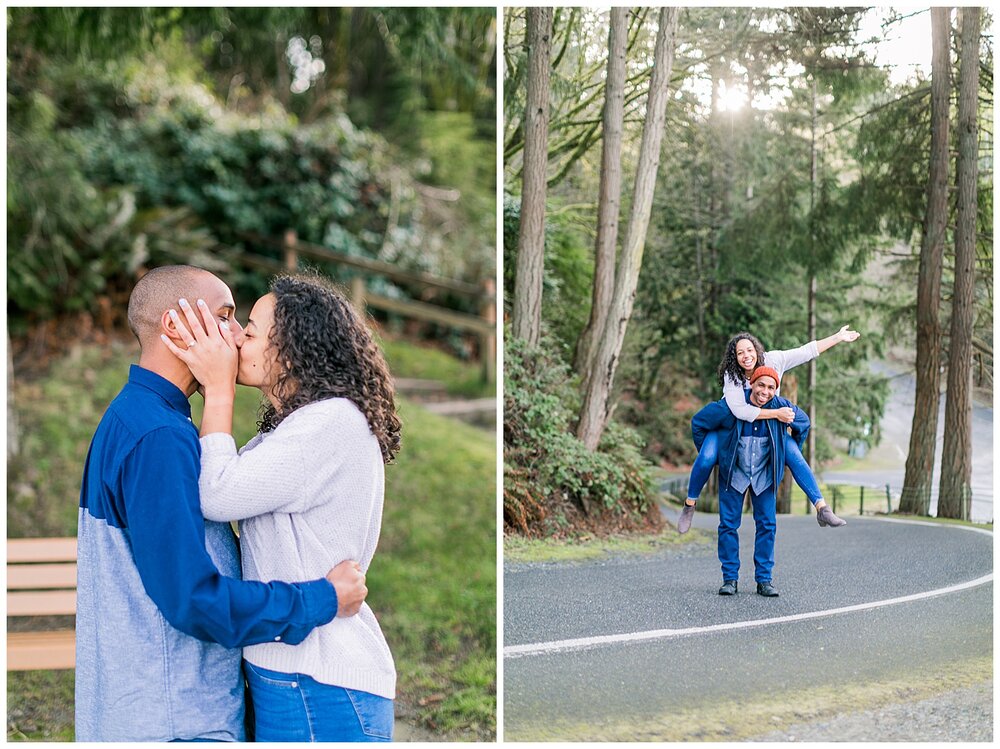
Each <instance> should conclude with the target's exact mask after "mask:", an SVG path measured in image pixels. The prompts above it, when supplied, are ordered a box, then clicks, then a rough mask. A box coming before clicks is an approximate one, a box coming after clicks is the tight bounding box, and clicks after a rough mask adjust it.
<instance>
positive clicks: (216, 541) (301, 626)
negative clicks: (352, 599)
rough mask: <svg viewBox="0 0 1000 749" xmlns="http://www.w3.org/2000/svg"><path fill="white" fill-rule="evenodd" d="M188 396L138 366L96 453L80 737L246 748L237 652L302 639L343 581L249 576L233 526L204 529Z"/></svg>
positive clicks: (83, 555) (87, 513) (80, 653)
mask: <svg viewBox="0 0 1000 749" xmlns="http://www.w3.org/2000/svg"><path fill="white" fill-rule="evenodd" d="M190 416H191V411H190V405H189V403H188V401H187V398H186V397H185V396H184V394H183V393H182V392H181V391H180V390H179V389H178V388H177V387H176V386H175V385H173V384H172V383H170V382H169V381H167V380H166V379H164V378H162V377H160V376H159V375H157V374H155V373H153V372H150V371H149V370H146V369H143V368H141V367H138V366H133V367H132V368H131V370H130V372H129V381H128V383H127V384H126V385H125V387H124V388H123V389H122V391H121V392H120V393H119V394H118V396H117V397H116V398H115V400H114V401H113V402H112V403H111V405H110V406H109V407H108V410H107V412H106V413H105V414H104V417H103V418H102V419H101V423H100V425H99V426H98V428H97V431H96V433H95V434H94V439H93V441H92V442H91V445H90V451H89V452H88V454H87V463H86V468H85V469H84V476H83V487H82V489H81V493H80V508H79V528H78V535H77V570H78V571H77V616H76V647H77V651H76V739H77V741H168V740H171V739H193V738H204V739H216V740H222V741H227V740H228V741H240V740H243V739H244V733H243V678H242V673H241V668H240V650H239V649H238V648H239V647H241V646H243V645H249V644H257V643H261V642H274V641H278V642H286V643H289V644H297V643H298V642H301V641H302V640H303V639H305V637H306V636H307V635H308V634H309V633H310V632H311V631H312V629H313V628H314V627H316V626H317V625H321V624H325V623H327V622H329V621H330V620H332V619H333V617H334V616H335V615H336V610H337V602H336V594H335V592H334V590H333V586H332V585H330V583H329V582H327V581H326V580H325V579H321V580H314V581H312V582H307V583H294V584H288V583H279V582H273V583H266V584H265V583H261V582H256V581H252V582H251V581H248V582H243V581H241V580H240V579H239V577H240V561H239V556H238V552H237V547H236V541H235V538H234V536H233V533H232V529H231V528H230V526H229V524H228V523H212V522H206V521H205V519H204V517H203V516H202V514H201V508H200V506H199V498H198V472H199V460H200V446H199V443H198V433H197V430H196V429H195V427H194V425H193V424H192V423H191V418H190Z"/></svg>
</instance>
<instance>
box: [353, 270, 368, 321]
mask: <svg viewBox="0 0 1000 749" xmlns="http://www.w3.org/2000/svg"><path fill="white" fill-rule="evenodd" d="M351 304H353V305H354V309H356V310H357V311H358V314H359V315H361V316H362V317H364V314H365V279H364V278H363V277H362V276H355V277H354V278H352V279H351Z"/></svg>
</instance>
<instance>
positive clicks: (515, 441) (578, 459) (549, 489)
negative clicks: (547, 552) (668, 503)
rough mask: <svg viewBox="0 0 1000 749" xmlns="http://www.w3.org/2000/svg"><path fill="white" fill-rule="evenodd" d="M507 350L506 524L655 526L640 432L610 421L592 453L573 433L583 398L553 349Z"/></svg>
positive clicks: (517, 345)
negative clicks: (580, 398)
mask: <svg viewBox="0 0 1000 749" xmlns="http://www.w3.org/2000/svg"><path fill="white" fill-rule="evenodd" d="M551 344H552V341H551V339H546V340H544V341H543V344H542V346H541V347H533V346H529V345H527V344H526V343H525V342H523V341H520V340H517V339H508V342H507V345H506V347H505V349H504V375H505V377H504V527H505V530H507V531H511V532H519V533H524V534H526V535H558V534H563V533H566V532H568V531H572V530H580V529H607V528H608V527H609V526H611V527H613V528H631V527H639V526H641V525H644V524H649V523H652V524H656V523H657V522H658V513H656V511H655V507H654V505H653V503H652V492H651V487H650V479H649V476H648V473H647V471H648V467H649V466H648V464H647V463H646V461H645V460H644V459H643V457H642V455H641V452H640V440H639V437H638V435H637V434H636V433H635V432H633V431H632V430H630V429H627V428H625V427H623V426H621V425H619V424H616V423H614V422H612V423H611V424H609V425H608V428H607V430H606V431H605V434H604V437H603V438H602V440H601V444H600V445H599V446H598V449H597V450H596V451H594V452H591V451H589V450H588V449H587V448H586V447H584V445H583V443H582V442H580V440H578V439H577V438H576V436H575V435H574V434H573V433H572V423H573V420H574V418H575V414H576V413H577V411H578V410H579V395H578V393H577V392H576V388H575V387H574V386H573V383H572V381H571V379H570V378H571V374H570V370H569V367H568V366H567V365H566V364H565V363H563V362H562V361H561V360H560V359H559V357H557V356H554V355H553V354H552V353H550V351H551Z"/></svg>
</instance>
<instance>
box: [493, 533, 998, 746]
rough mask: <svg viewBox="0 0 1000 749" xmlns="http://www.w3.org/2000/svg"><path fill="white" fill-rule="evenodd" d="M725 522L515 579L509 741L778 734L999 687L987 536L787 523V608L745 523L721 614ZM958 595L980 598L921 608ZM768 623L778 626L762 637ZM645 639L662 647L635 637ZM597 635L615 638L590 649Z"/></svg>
mask: <svg viewBox="0 0 1000 749" xmlns="http://www.w3.org/2000/svg"><path fill="white" fill-rule="evenodd" d="M715 523H716V520H715V519H714V518H713V517H712V516H710V515H706V514H699V515H698V518H697V520H696V524H695V529H696V530H695V533H699V535H700V539H699V538H697V537H696V538H694V539H693V543H689V544H685V545H683V546H681V547H679V548H677V549H667V550H665V551H661V552H658V553H656V554H655V555H651V556H645V557H628V558H618V559H613V560H608V561H603V562H598V563H578V564H537V563H536V564H520V565H506V566H505V573H504V638H505V642H504V730H505V733H504V736H505V738H507V739H508V740H525V739H562V740H570V741H572V740H587V739H590V740H625V739H637V740H642V739H660V740H673V741H680V740H698V739H704V740H726V739H729V740H739V739H745V738H752V737H757V736H761V735H764V734H770V735H771V736H773V735H774V732H775V731H780V730H781V729H782V728H784V727H790V726H793V725H796V726H801V725H802V724H804V723H805V724H808V723H811V722H819V721H821V720H830V718H831V715H832V714H835V713H849V712H856V711H861V710H865V709H870V708H873V707H878V706H883V705H887V704H894V703H905V702H909V701H913V700H917V699H924V698H927V697H930V696H934V695H939V694H941V693H943V692H948V691H951V690H954V689H958V688H961V687H964V686H968V685H970V684H980V683H982V682H986V681H988V680H990V679H991V678H992V639H993V634H992V588H993V586H992V579H991V573H992V570H993V556H992V547H993V537H992V533H987V532H983V531H981V530H976V529H969V528H967V527H963V526H955V525H937V524H915V523H909V522H906V523H904V522H899V521H886V520H880V519H875V518H850V519H849V524H848V525H847V526H846V527H845V528H842V529H837V530H833V529H829V528H826V529H821V528H820V527H819V526H818V525H817V524H816V521H815V519H814V518H812V517H793V516H779V519H778V536H777V544H776V565H775V571H774V572H775V575H774V581H775V585H776V587H777V588H778V590H779V591H780V592H781V597H780V598H776V599H766V598H763V597H761V596H758V595H756V593H755V592H754V585H753V563H752V554H753V552H752V543H753V521H752V519H751V518H750V517H749V516H744V524H743V527H742V529H741V530H742V533H741V534H740V535H741V552H740V556H741V559H742V560H743V567H742V569H741V580H740V582H741V589H740V593H739V595H737V596H735V597H732V598H724V597H720V596H718V595H717V593H716V591H717V589H718V587H719V585H720V583H721V579H720V571H719V564H718V560H717V558H716V553H715V538H714V531H713V530H712V529H713V528H714V525H715ZM668 532H673V531H668ZM695 533H692V536H694V535H695ZM984 578H986V579H985V580H984ZM965 583H976V584H974V585H970V586H969V587H965V588H961V589H958V590H954V591H953V592H950V593H946V594H943V595H936V596H932V597H923V596H922V594H924V593H926V592H929V591H934V590H939V589H944V588H951V587H954V586H959V585H961V584H965ZM906 596H912V597H913V599H912V600H907V601H905V602H900V603H895V604H892V605H883V606H877V607H872V606H871V604H874V603H876V602H881V601H888V600H891V599H896V598H901V597H906ZM852 606H853V607H857V609H856V610H852V611H847V612H840V613H827V614H817V612H824V611H829V610H833V609H840V608H844V607H852ZM803 615H807V616H803ZM775 618H785V619H783V620H782V621H779V622H775V623H769V624H764V625H760V624H757V625H753V624H752V623H753V622H755V621H760V620H764V619H775ZM691 629H694V630H695V631H694V632H690V633H678V632H676V630H691ZM659 630H673V631H672V632H662V631H661V632H657V631H659ZM636 633H654V634H652V635H645V636H646V637H649V639H645V640H641V639H640V640H637V639H627V638H626V637H625V636H627V635H635V634H636ZM605 635H608V636H619V637H618V639H614V638H612V639H611V641H596V642H595V641H594V640H593V639H591V638H594V637H600V636H605ZM567 640H578V642H576V643H567V642H565V641H567ZM579 640H582V642H580V641H579ZM560 643H561V644H560ZM529 646H533V647H529ZM983 720H984V721H986V722H987V725H990V724H991V723H992V715H991V714H990V715H985V716H984V718H983ZM913 730H914V732H915V735H914V736H912V738H913V739H919V738H920V736H919V726H918V725H915V726H914V728H913ZM873 731H874V733H873V735H871V736H868V737H866V738H867V739H868V740H878V739H879V738H880V736H879V735H878V733H877V729H873ZM962 738H963V737H962V736H955V737H953V738H952V740H961V739H962ZM965 740H973V739H972V737H971V736H970V737H968V738H966V739H965Z"/></svg>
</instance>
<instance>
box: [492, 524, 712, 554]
mask: <svg viewBox="0 0 1000 749" xmlns="http://www.w3.org/2000/svg"><path fill="white" fill-rule="evenodd" d="M710 536H712V534H709V533H707V532H705V531H702V530H699V529H698V528H692V529H691V530H690V531H689V532H688V533H686V534H684V535H683V536H682V535H681V534H679V533H678V532H677V531H676V530H675V529H674V528H673V527H668V528H665V529H664V531H663V533H639V534H632V535H612V536H606V537H601V538H598V537H595V536H581V537H578V538H572V539H554V538H524V537H523V536H507V537H506V538H504V540H503V558H504V561H505V562H585V561H592V560H596V559H605V558H608V557H618V556H626V555H627V556H641V555H645V554H655V553H657V552H659V551H662V550H663V549H669V548H675V547H676V546H678V545H679V544H691V543H695V544H697V543H708V542H709V541H710V540H711V538H710Z"/></svg>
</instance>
